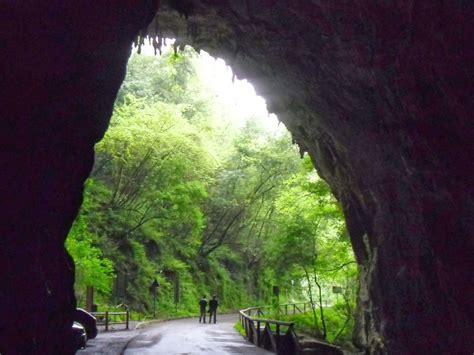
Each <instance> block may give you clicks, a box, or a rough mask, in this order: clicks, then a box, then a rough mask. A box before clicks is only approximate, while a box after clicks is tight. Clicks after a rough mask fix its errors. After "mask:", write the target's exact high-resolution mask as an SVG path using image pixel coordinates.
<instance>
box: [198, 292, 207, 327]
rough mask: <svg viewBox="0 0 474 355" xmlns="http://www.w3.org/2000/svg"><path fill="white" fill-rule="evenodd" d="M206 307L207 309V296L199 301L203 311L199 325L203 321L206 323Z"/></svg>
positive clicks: (200, 308)
mask: <svg viewBox="0 0 474 355" xmlns="http://www.w3.org/2000/svg"><path fill="white" fill-rule="evenodd" d="M206 307H207V300H206V296H202V298H201V299H200V300H199V310H200V311H201V313H200V315H199V323H201V321H203V323H206Z"/></svg>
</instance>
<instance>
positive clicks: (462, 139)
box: [0, 0, 474, 354]
mask: <svg viewBox="0 0 474 355" xmlns="http://www.w3.org/2000/svg"><path fill="white" fill-rule="evenodd" d="M155 5H156V4H154V2H153V1H145V0H143V1H135V2H133V1H125V0H122V1H119V2H116V3H115V4H114V5H110V4H109V2H106V1H98V2H94V5H88V6H87V7H84V8H81V6H79V5H77V4H76V5H70V4H65V3H64V2H63V1H56V2H55V4H52V3H51V2H49V3H48V4H47V5H38V4H35V5H30V6H27V5H18V4H17V3H16V2H7V5H6V7H5V11H3V12H2V15H0V16H1V17H2V23H3V24H5V25H6V26H5V27H4V28H6V29H7V30H4V31H2V32H1V33H0V39H1V40H2V43H3V48H4V54H5V55H3V56H1V57H0V63H1V64H2V68H3V70H2V72H3V74H2V76H1V77H0V78H1V79H0V80H1V82H2V84H3V85H1V86H0V90H1V91H2V92H1V94H2V96H1V97H2V101H3V104H2V106H1V108H0V110H1V113H2V115H1V117H2V119H1V125H2V128H1V130H0V132H1V133H0V134H1V136H2V137H1V138H2V139H1V142H2V150H1V152H0V155H1V158H0V159H1V162H2V166H3V167H4V168H3V169H2V170H1V172H0V174H1V175H0V176H1V178H2V185H1V187H0V195H1V199H0V201H1V202H0V204H1V207H2V211H3V210H5V212H4V213H3V214H2V217H1V218H2V223H1V224H0V231H1V238H2V239H1V244H2V245H1V248H0V260H1V261H0V263H1V266H2V270H3V273H2V274H1V281H2V285H3V287H2V290H1V291H0V352H1V353H6V354H8V351H7V350H6V349H7V348H6V347H5V346H6V345H5V344H9V345H14V346H21V349H24V350H25V351H24V352H23V353H28V352H29V351H30V352H33V351H37V352H38V351H39V350H38V349H46V350H48V351H49V350H51V349H54V350H55V351H56V350H57V349H61V351H62V353H66V352H65V350H64V349H66V348H67V346H68V345H67V339H68V338H67V336H66V334H67V328H68V326H69V325H68V324H69V323H70V319H71V316H70V314H71V310H72V309H73V308H74V300H73V292H72V278H73V276H72V275H73V267H72V264H71V262H70V260H69V258H68V257H67V255H66V253H65V252H64V248H63V241H64V238H65V236H66V234H67V231H68V228H69V227H70V225H71V223H72V221H73V218H74V216H75V214H76V212H77V210H78V207H79V204H80V201H81V192H82V184H83V181H84V179H85V178H86V177H87V174H88V173H89V170H90V167H91V164H92V161H93V145H94V143H95V142H96V141H97V140H98V139H100V137H101V136H102V134H103V132H104V130H105V129H106V126H107V122H108V119H109V116H110V113H111V108H112V105H113V100H114V98H115V94H116V92H117V90H118V87H119V85H120V82H121V81H122V79H123V75H124V70H125V64H126V60H127V58H128V55H129V51H130V47H129V45H130V43H131V41H132V40H133V38H135V36H136V34H137V33H138V32H139V30H140V29H142V33H143V34H149V35H151V36H154V37H156V42H157V43H158V42H159V41H158V38H159V37H175V38H178V41H179V42H180V43H181V44H183V45H184V44H191V45H193V46H194V47H195V48H196V49H204V50H206V51H208V52H209V53H210V54H212V55H214V56H219V57H222V58H224V59H225V60H226V61H227V62H228V63H229V64H230V65H231V66H232V68H233V70H234V72H235V73H236V74H237V76H238V77H240V78H247V79H248V80H250V81H251V82H252V84H254V86H255V87H256V90H257V92H258V93H259V94H260V95H262V96H263V97H265V99H266V100H267V104H268V107H269V110H270V111H272V112H275V113H276V114H277V115H278V117H279V118H280V119H281V120H282V121H283V122H284V123H285V125H286V126H287V127H288V129H289V130H290V131H291V132H292V134H293V137H294V140H295V141H296V142H297V143H298V144H299V145H300V147H301V149H302V150H304V151H307V152H309V154H310V155H311V157H312V158H313V161H314V163H315V166H316V167H317V169H318V171H319V172H320V174H321V175H322V176H323V177H324V178H325V179H326V180H327V181H328V182H329V184H330V185H331V187H332V189H333V191H334V193H335V195H336V196H337V198H338V199H339V200H340V201H341V203H342V205H343V208H344V211H345V214H346V218H347V223H348V227H349V230H350V234H351V239H352V244H353V246H354V250H355V253H356V256H357V260H358V263H359V265H360V270H361V288H360V296H359V307H358V327H357V331H356V334H355V340H356V342H357V344H358V345H359V346H360V347H361V348H364V349H366V350H367V351H368V352H370V353H389V354H410V353H415V352H416V353H418V352H423V351H424V352H425V353H452V354H462V353H471V352H472V351H473V349H474V344H473V340H472V339H474V337H473V335H474V314H473V307H472V295H473V294H474V289H473V288H474V286H473V285H474V283H473V282H472V276H471V275H472V270H473V269H474V257H473V256H474V255H473V246H474V245H473V244H474V243H473V235H474V233H473V220H472V219H473V215H474V213H473V209H474V208H473V207H474V200H473V199H474V198H473V185H472V176H473V172H474V169H473V159H472V157H473V156H474V155H473V150H474V145H473V144H472V142H473V139H474V134H473V133H474V132H473V125H472V122H471V115H472V114H471V112H472V109H473V107H472V87H471V86H472V84H471V83H472V64H471V63H472V60H473V59H474V58H473V52H474V51H473V46H472V41H471V40H470V38H469V37H470V34H471V33H472V24H471V23H470V17H471V15H470V14H472V10H473V5H472V4H470V3H469V2H465V1H453V2H450V3H447V2H444V3H441V2H440V3H436V4H434V3H431V2H425V3H422V2H411V1H406V2H397V3H386V2H383V3H378V4H369V3H368V2H363V1H353V2H344V3H341V2H334V1H308V0H305V1H303V0H292V1H286V0H252V1H246V0H239V1H236V0H224V1H215V0H201V1H197V0H194V1H193V0H169V1H167V2H163V3H162V4H161V7H160V11H159V12H158V16H157V17H156V18H155V19H154V20H153V21H152V23H151V24H150V25H149V27H146V24H148V23H149V22H150V21H151V20H152V18H153V15H154V13H155V8H154V6H155ZM58 334H59V335H60V337H59V338H58V337H57V335H58ZM53 335H54V336H53ZM38 353H39V352H38ZM42 353H48V352H47V351H46V352H45V351H43V352H42Z"/></svg>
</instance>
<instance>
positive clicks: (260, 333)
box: [239, 302, 311, 355]
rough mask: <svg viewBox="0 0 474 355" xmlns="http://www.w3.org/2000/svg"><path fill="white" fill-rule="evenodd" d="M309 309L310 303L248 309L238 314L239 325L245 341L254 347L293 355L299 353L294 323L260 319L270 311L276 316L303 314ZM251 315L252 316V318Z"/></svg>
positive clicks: (279, 353)
mask: <svg viewBox="0 0 474 355" xmlns="http://www.w3.org/2000/svg"><path fill="white" fill-rule="evenodd" d="M309 309H311V303H309V302H305V303H288V304H282V305H279V306H276V307H274V306H263V307H250V308H247V309H243V310H241V311H240V312H239V318H240V323H241V325H242V327H243V328H244V329H245V334H246V336H247V339H248V340H250V341H251V342H252V343H254V344H255V345H257V346H259V347H261V348H265V349H267V350H270V351H273V352H275V353H277V354H278V355H294V354H298V353H300V352H301V347H300V344H299V342H298V337H297V336H296V333H295V329H294V322H284V321H280V320H275V319H267V318H260V317H261V316H265V313H267V314H268V313H269V312H270V311H272V312H273V313H276V314H284V315H288V314H296V313H303V312H306V310H309ZM252 314H253V315H254V316H252Z"/></svg>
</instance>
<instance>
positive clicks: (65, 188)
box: [0, 1, 155, 354]
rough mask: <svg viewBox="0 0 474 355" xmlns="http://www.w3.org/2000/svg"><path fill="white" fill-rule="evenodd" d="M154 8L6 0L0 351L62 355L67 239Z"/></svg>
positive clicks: (67, 320) (66, 336)
mask: <svg viewBox="0 0 474 355" xmlns="http://www.w3.org/2000/svg"><path fill="white" fill-rule="evenodd" d="M154 6H155V4H153V2H150V1H148V2H147V1H135V2H129V1H116V2H114V4H111V2H109V1H94V2H93V3H89V4H88V5H87V6H84V5H80V4H79V3H78V2H74V3H73V2H64V1H48V2H47V3H46V2H34V3H33V2H17V1H4V2H2V11H1V13H0V21H1V23H2V31H0V43H1V45H2V55H1V56H0V63H1V68H2V71H1V75H0V83H1V84H0V100H1V105H0V117H1V120H0V145H1V149H0V162H1V164H0V166H1V169H0V181H1V184H0V211H1V214H0V216H1V217H0V218H1V222H0V238H1V239H0V269H1V270H2V271H1V274H0V275H1V276H0V284H1V288H0V353H1V354H69V353H72V349H71V338H70V332H71V324H72V312H73V310H74V308H75V299H74V292H73V277H74V268H73V263H72V260H70V257H69V256H68V255H67V253H66V251H65V249H64V240H65V238H66V235H67V233H68V230H69V228H70V226H71V224H72V222H73V220H74V218H75V216H76V214H77V211H78V209H79V207H80V203H81V201H82V190H83V182H84V180H85V179H86V178H87V176H88V174H89V172H90V169H91V167H92V164H93V146H94V143H95V142H96V141H97V140H98V139H99V138H100V137H101V136H102V134H103V133H104V131H105V129H106V127H107V123H108V120H109V117H110V115H111V112H112V107H113V102H114V99H115V95H116V92H117V90H118V88H119V86H120V84H121V81H122V80H123V77H124V75H125V67H126V62H127V59H128V56H129V52H130V43H131V41H132V40H133V38H134V37H135V35H136V33H137V32H138V30H139V29H140V28H141V27H143V26H144V25H145V24H146V23H147V22H149V21H150V20H151V16H152V15H153V14H154V9H153V7H154Z"/></svg>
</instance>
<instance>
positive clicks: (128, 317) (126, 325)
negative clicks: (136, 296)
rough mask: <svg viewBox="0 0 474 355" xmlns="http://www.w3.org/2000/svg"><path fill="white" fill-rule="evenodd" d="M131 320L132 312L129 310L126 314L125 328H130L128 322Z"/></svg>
mask: <svg viewBox="0 0 474 355" xmlns="http://www.w3.org/2000/svg"><path fill="white" fill-rule="evenodd" d="M129 321H130V313H129V312H128V310H127V314H126V315H125V329H127V330H128V323H129Z"/></svg>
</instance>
